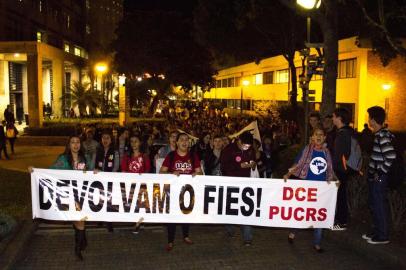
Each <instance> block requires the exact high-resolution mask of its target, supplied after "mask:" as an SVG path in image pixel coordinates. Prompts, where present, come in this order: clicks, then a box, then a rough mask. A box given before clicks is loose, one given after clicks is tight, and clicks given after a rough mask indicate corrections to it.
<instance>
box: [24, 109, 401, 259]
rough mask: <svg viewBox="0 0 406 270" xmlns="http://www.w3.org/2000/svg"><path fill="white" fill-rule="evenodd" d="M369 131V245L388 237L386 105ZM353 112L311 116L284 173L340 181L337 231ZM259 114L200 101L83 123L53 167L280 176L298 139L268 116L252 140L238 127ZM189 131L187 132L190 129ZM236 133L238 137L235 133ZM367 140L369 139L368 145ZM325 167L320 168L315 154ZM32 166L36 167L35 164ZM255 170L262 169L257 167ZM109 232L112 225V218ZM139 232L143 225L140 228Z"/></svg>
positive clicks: (317, 232) (374, 114)
mask: <svg viewBox="0 0 406 270" xmlns="http://www.w3.org/2000/svg"><path fill="white" fill-rule="evenodd" d="M368 113H369V126H370V127H371V128H372V131H373V133H372V131H371V132H366V133H367V135H368V136H369V138H370V139H371V140H372V143H373V144H374V145H373V147H372V146H371V145H370V146H369V147H371V150H370V151H369V152H370V153H371V158H370V163H369V166H368V172H367V174H368V185H369V204H370V207H371V210H372V216H373V226H372V228H373V230H372V231H371V232H368V233H366V234H364V235H362V237H363V238H364V239H365V240H367V242H368V243H370V244H386V243H389V236H388V217H387V214H388V213H387V210H386V209H387V208H386V205H385V203H386V201H385V192H386V186H387V181H388V180H387V174H388V171H389V168H390V166H391V165H392V163H393V161H394V159H395V158H396V154H395V151H394V147H393V144H392V139H393V135H392V133H390V131H389V130H388V129H387V128H385V127H384V121H385V111H384V110H383V109H382V108H381V107H372V108H370V109H369V110H368ZM350 118H351V117H350V113H349V112H348V111H347V110H346V109H343V108H338V109H336V110H335V111H334V113H333V114H332V115H328V116H326V117H325V118H323V119H321V117H320V115H319V114H317V113H312V114H311V115H310V119H309V120H310V121H309V123H310V126H311V128H310V129H311V132H310V134H311V136H310V140H309V142H308V143H307V144H306V146H305V147H304V148H303V149H302V150H301V151H300V153H299V154H298V156H297V157H296V159H295V161H294V164H293V165H292V166H291V168H290V169H289V170H288V172H287V173H286V174H285V175H284V176H283V178H284V180H285V181H287V182H289V181H291V180H288V179H296V180H313V181H327V182H328V183H330V182H332V181H335V183H339V188H338V195H337V207H336V215H335V223H334V226H333V228H332V230H336V231H342V230H346V229H347V224H348V206H347V205H348V201H347V184H348V179H349V177H350V176H351V175H352V174H356V173H359V171H357V169H356V168H355V169H354V168H352V167H349V166H347V165H348V164H349V163H348V160H349V159H350V157H351V156H352V155H353V154H354V153H352V151H353V148H354V147H353V146H352V141H353V140H352V138H354V136H355V132H354V130H353V129H352V128H350V127H349V123H350ZM252 120H253V119H250V118H242V117H238V118H230V117H227V116H226V115H224V114H223V113H222V112H220V111H216V110H214V111H211V110H204V109H198V108H195V109H193V110H190V111H189V112H188V117H187V118H185V117H184V115H180V114H179V115H178V114H176V113H175V114H173V115H169V116H167V121H164V122H156V123H154V124H151V123H141V124H140V123H138V124H137V123H135V124H133V125H132V126H131V127H127V128H119V127H118V126H117V125H114V124H113V125H112V126H111V127H110V128H108V129H106V128H101V126H100V125H94V126H87V127H82V126H80V127H78V132H77V134H75V135H73V136H71V137H70V138H69V141H68V144H67V146H66V150H65V152H64V153H63V154H61V155H60V156H59V157H58V159H57V160H56V161H55V163H54V164H53V165H52V166H51V168H54V169H70V170H93V171H95V173H97V172H98V171H105V172H129V173H171V174H175V175H179V174H190V175H193V176H194V175H199V174H206V175H215V176H233V177H262V178H274V177H275V175H274V168H275V166H276V165H277V163H278V160H277V156H278V155H277V153H278V151H279V150H280V149H281V148H283V147H285V146H286V145H288V144H290V143H293V142H294V140H295V139H294V138H291V137H289V135H287V134H286V133H284V134H282V128H281V127H278V126H275V125H273V124H272V123H271V122H270V121H267V120H266V119H257V121H258V123H259V125H258V126H259V130H260V134H261V135H262V138H261V140H258V139H254V137H253V135H252V133H251V132H250V131H245V132H242V133H240V134H238V131H240V130H241V129H243V128H244V127H246V126H247V125H248V124H250V122H251V121H252ZM185 131H187V132H185ZM235 133H237V134H238V136H234V137H233V136H232V135H233V134H235ZM364 147H365V146H364ZM315 159H317V161H318V162H319V163H320V162H321V163H323V164H321V165H322V166H321V167H320V166H319V168H321V169H318V170H314V167H313V166H310V164H312V162H313V160H315ZM30 170H31V169H30ZM253 171H256V172H257V174H253ZM73 227H74V230H75V254H76V256H77V257H78V258H80V259H83V257H82V253H81V251H82V250H84V249H85V248H86V246H87V240H86V233H85V222H84V221H76V222H74V223H73ZM240 227H241V231H242V238H243V244H244V245H245V246H250V245H251V244H252V240H253V229H252V227H251V226H248V225H243V226H240ZM107 228H108V230H109V231H113V225H112V224H111V223H107ZM135 232H137V231H135ZM167 232H168V242H167V246H166V250H167V251H171V250H172V249H173V248H174V240H175V232H176V224H167ZM182 232H183V241H184V242H185V243H186V244H193V241H192V239H191V237H190V234H189V225H188V224H182ZM226 233H227V234H228V235H229V236H230V237H233V236H234V234H235V228H234V226H232V225H227V226H226ZM296 234H297V230H291V231H290V233H289V235H288V237H287V238H288V242H289V243H290V244H293V243H294V239H295V236H296ZM321 240H322V229H319V228H316V229H314V241H313V248H314V250H315V251H316V252H319V253H321V252H323V249H322V248H321Z"/></svg>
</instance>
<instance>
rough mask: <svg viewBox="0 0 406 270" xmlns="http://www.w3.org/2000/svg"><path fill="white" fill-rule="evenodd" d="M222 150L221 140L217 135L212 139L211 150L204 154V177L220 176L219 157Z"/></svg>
mask: <svg viewBox="0 0 406 270" xmlns="http://www.w3.org/2000/svg"><path fill="white" fill-rule="evenodd" d="M222 149H223V139H222V137H221V136H219V135H217V136H214V137H213V149H210V150H209V151H208V152H207V153H206V157H205V160H204V172H205V174H206V175H221V165H220V156H221V151H222Z"/></svg>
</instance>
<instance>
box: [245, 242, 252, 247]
mask: <svg viewBox="0 0 406 270" xmlns="http://www.w3.org/2000/svg"><path fill="white" fill-rule="evenodd" d="M251 245H252V242H251V241H245V242H244V246H246V247H250V246H251Z"/></svg>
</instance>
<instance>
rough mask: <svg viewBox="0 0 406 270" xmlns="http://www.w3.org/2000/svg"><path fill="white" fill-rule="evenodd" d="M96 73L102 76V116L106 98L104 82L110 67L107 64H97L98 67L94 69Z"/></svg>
mask: <svg viewBox="0 0 406 270" xmlns="http://www.w3.org/2000/svg"><path fill="white" fill-rule="evenodd" d="M94 69H95V71H96V73H97V74H100V88H101V92H102V97H103V100H102V114H103V113H104V109H105V96H104V94H105V93H104V81H103V74H104V73H106V72H107V70H108V67H107V64H106V63H103V62H100V63H97V64H96V66H95V67H94ZM96 88H97V75H96Z"/></svg>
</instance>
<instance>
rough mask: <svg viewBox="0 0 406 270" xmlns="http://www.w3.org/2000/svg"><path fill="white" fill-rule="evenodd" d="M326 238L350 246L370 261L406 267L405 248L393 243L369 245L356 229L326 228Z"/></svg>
mask: <svg viewBox="0 0 406 270" xmlns="http://www.w3.org/2000/svg"><path fill="white" fill-rule="evenodd" d="M324 236H325V238H326V240H329V241H332V242H335V243H338V244H339V245H341V246H345V247H347V248H350V249H351V250H353V251H354V252H356V253H357V254H359V255H360V256H364V257H366V258H368V259H370V260H372V261H376V262H385V263H387V264H389V265H390V266H392V267H394V269H406V258H405V254H406V249H404V248H401V247H398V246H396V245H394V244H388V245H371V244H368V243H367V242H366V241H365V240H364V239H362V238H361V234H358V233H357V232H356V231H348V230H347V231H345V232H334V231H329V230H326V233H325V234H324Z"/></svg>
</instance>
